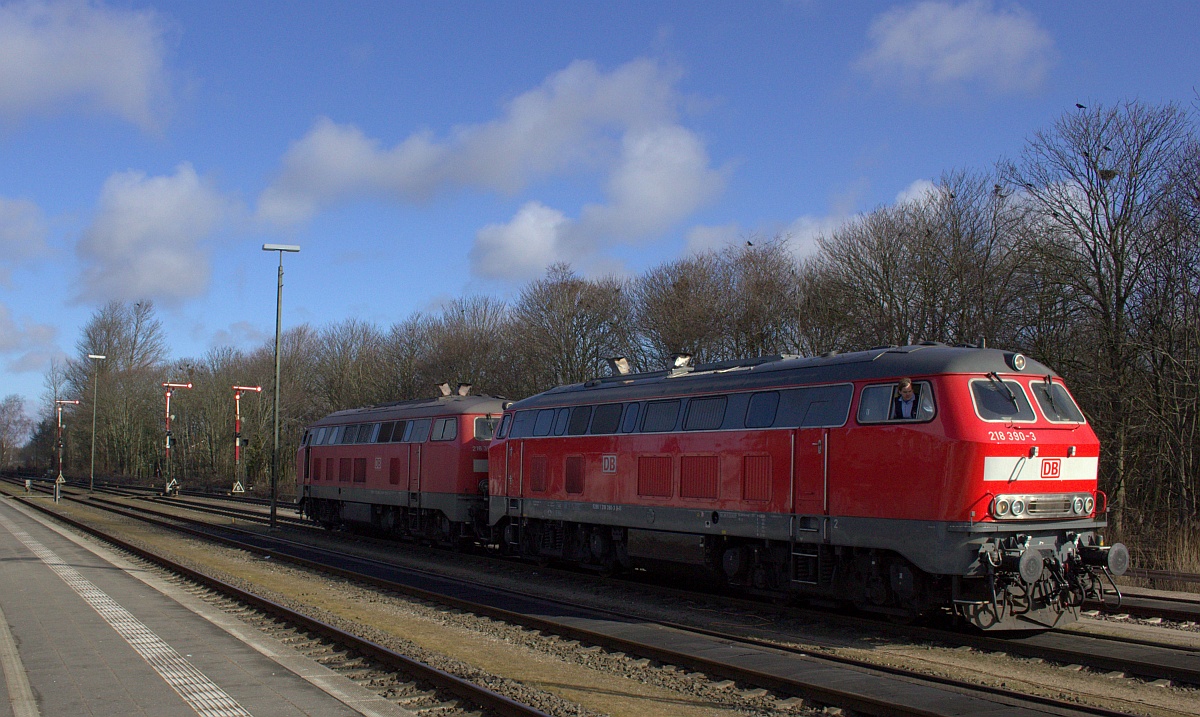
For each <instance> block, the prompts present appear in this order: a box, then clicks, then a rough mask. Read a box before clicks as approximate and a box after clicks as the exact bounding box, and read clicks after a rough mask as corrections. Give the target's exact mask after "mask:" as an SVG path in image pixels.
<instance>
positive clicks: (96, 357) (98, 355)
mask: <svg viewBox="0 0 1200 717" xmlns="http://www.w3.org/2000/svg"><path fill="white" fill-rule="evenodd" d="M88 358H90V359H97V360H99V361H103V360H104V359H106V358H108V357H107V356H105V355H104V354H88Z"/></svg>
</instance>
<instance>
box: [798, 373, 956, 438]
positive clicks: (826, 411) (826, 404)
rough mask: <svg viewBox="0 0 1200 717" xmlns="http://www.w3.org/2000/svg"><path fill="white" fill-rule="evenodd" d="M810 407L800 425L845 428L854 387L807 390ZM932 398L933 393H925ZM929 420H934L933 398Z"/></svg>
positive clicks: (824, 387)
mask: <svg viewBox="0 0 1200 717" xmlns="http://www.w3.org/2000/svg"><path fill="white" fill-rule="evenodd" d="M806 393H807V394H808V399H809V401H808V407H807V408H806V409H805V411H804V415H803V416H802V417H801V418H800V425H801V426H803V427H805V428H814V427H818V426H820V427H826V428H833V427H837V426H844V425H845V424H846V419H847V418H848V417H849V414H850V400H851V399H852V398H854V386H853V385H851V384H848V383H846V384H841V385H837V386H821V387H819V388H810V389H807V390H806ZM924 393H925V394H927V395H928V396H930V397H932V395H933V394H932V393H930V392H929V391H925V392H924ZM929 400H930V406H931V408H930V412H929V416H928V418H933V409H932V405H933V404H932V400H933V399H932V398H930V399H929Z"/></svg>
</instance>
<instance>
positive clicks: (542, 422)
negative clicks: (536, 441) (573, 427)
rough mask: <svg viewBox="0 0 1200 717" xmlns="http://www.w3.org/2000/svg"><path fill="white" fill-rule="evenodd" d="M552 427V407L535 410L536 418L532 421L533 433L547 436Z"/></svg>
mask: <svg viewBox="0 0 1200 717" xmlns="http://www.w3.org/2000/svg"><path fill="white" fill-rule="evenodd" d="M553 427H554V409H553V408H543V409H542V410H540V411H538V412H537V420H536V421H534V423H533V435H535V436H548V435H550V429H551V428H553Z"/></svg>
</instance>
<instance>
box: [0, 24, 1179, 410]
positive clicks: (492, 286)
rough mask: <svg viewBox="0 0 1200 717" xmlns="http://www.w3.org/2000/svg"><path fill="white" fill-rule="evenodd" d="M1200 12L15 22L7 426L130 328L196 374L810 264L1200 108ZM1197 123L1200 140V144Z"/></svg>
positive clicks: (5, 120)
mask: <svg viewBox="0 0 1200 717" xmlns="http://www.w3.org/2000/svg"><path fill="white" fill-rule="evenodd" d="M1198 27H1200V2H1194V1H1192V0H1179V1H1176V2H1168V1H1163V2H1144V3H1130V2H1116V1H1110V0H1062V1H1061V2H1052V3H1046V2H1032V1H1029V0H1027V1H1025V2H1005V1H1002V0H967V1H965V2H964V1H961V0H928V1H922V2H865V1H864V2H854V1H845V2H836V1H824V0H754V1H746V0H738V1H731V2H722V1H718V0H713V1H711V2H699V3H697V2H691V1H683V0H680V1H677V2H667V1H655V0H629V1H624V0H609V1H606V2H576V1H574V0H551V1H546V2H538V1H533V0H530V1H527V2H509V1H500V0H497V1H479V0H469V1H461V2H460V1H455V0H445V1H439V2H432V3H431V2H409V1H405V0H380V1H378V2H366V1H356V0H346V1H344V2H302V1H291V2H282V1H279V2H277V1H274V0H255V1H254V2H245V1H244V0H236V1H225V0H206V1H205V2H194V1H190V0H188V1H180V2H170V1H166V0H164V1H147V2H134V1H125V2H100V1H99V0H97V1H93V2H83V1H71V0H41V1H34V2H4V1H3V0H0V396H7V395H9V394H18V395H20V396H23V397H24V398H25V399H26V402H27V406H28V407H29V409H30V410H31V412H32V411H33V410H34V409H35V408H36V402H37V400H38V397H39V395H40V394H41V393H42V391H43V379H44V376H45V374H46V371H47V369H48V368H49V366H50V362H51V361H52V360H53V359H55V358H58V359H63V358H66V357H76V356H78V355H79V349H80V347H79V346H78V345H77V344H78V341H79V339H80V336H81V329H82V327H83V326H84V325H85V324H86V323H87V321H88V320H89V319H90V318H91V316H92V315H93V314H94V313H95V311H96V310H97V309H98V308H99V307H101V306H103V305H104V304H106V303H107V302H109V301H112V300H118V301H127V302H133V301H140V300H147V299H148V300H152V301H153V302H154V303H155V306H156V308H157V312H158V316H159V318H160V319H161V320H162V323H163V326H164V329H165V333H166V337H167V343H168V346H169V349H170V353H171V355H172V356H173V357H174V358H180V359H182V358H202V357H203V356H204V355H205V354H206V353H207V352H209V351H210V350H212V349H214V348H217V347H225V346H232V347H234V348H237V349H242V350H252V349H254V348H257V347H258V346H261V345H263V344H264V342H266V341H269V340H270V339H272V338H273V336H274V330H275V292H276V274H277V269H278V260H279V255H278V254H277V253H273V252H271V253H268V252H264V251H263V250H262V245H263V244H264V243H282V244H294V245H298V246H300V249H301V250H300V252H299V253H295V254H291V253H289V254H286V255H284V258H283V262H284V271H285V276H284V284H285V286H284V290H283V325H284V328H285V329H286V328H288V327H290V326H295V325H298V324H301V323H309V324H311V325H313V326H315V327H322V326H327V325H331V324H333V323H336V322H340V321H343V320H346V319H351V318H355V319H361V320H363V321H368V322H372V323H375V324H377V325H379V326H380V327H383V328H386V327H388V326H390V325H391V324H393V323H396V322H399V321H402V320H404V319H406V318H407V317H409V316H410V315H412V314H413V313H414V312H432V313H437V312H438V311H439V309H440V307H441V306H442V305H444V303H445V302H446V301H448V300H450V299H454V298H458V297H464V296H471V295H488V296H494V297H498V298H504V299H511V298H513V297H514V296H516V294H517V293H518V292H519V291H520V289H521V288H522V287H523V286H524V285H526V284H527V283H528V282H529V281H530V280H532V279H536V278H538V277H539V276H542V275H544V273H545V269H546V267H547V266H549V265H550V264H552V263H555V262H559V261H564V262H568V263H570V264H571V266H572V267H574V269H575V270H576V271H577V272H578V273H579V274H581V275H583V276H593V277H598V276H604V275H618V276H634V275H637V274H638V273H640V272H642V271H644V270H646V269H647V268H650V267H653V266H656V265H658V264H661V263H663V262H666V261H671V260H674V259H678V258H682V257H684V256H687V255H689V254H690V253H693V252H697V251H704V250H706V249H720V248H721V247H724V246H727V245H729V244H741V243H744V242H745V241H746V240H747V239H751V238H754V237H760V238H770V237H774V236H777V235H778V236H787V237H789V241H790V246H791V248H792V250H793V251H794V252H795V253H796V255H797V256H804V255H806V254H808V253H811V252H812V251H813V248H814V239H815V237H817V236H819V235H821V234H822V233H825V234H827V233H829V232H831V231H833V230H835V229H836V228H837V227H838V226H839V225H840V224H842V223H843V222H845V221H847V220H848V219H850V218H853V217H854V216H855V215H857V214H860V213H862V212H867V211H870V210H871V209H873V208H876V207H879V206H882V205H887V204H891V203H894V202H896V201H898V200H899V199H902V198H904V197H907V196H912V195H913V193H914V192H919V191H921V188H922V187H927V186H929V182H931V181H935V180H936V179H937V178H938V176H939V175H941V174H942V173H943V172H946V171H948V170H954V169H979V170H986V169H988V168H990V167H991V166H993V165H994V163H995V162H997V161H998V160H1001V159H1006V158H1007V159H1017V158H1019V157H1020V154H1021V152H1022V150H1023V147H1024V145H1025V142H1026V141H1027V140H1028V139H1029V138H1030V137H1031V136H1032V135H1033V134H1034V133H1035V132H1037V131H1039V130H1043V129H1046V128H1048V127H1049V126H1050V125H1051V123H1053V122H1054V120H1055V119H1056V118H1058V117H1060V116H1062V115H1063V114H1064V113H1066V112H1070V111H1073V110H1074V108H1075V104H1076V103H1080V104H1084V105H1092V106H1094V105H1109V106H1111V105H1113V104H1117V103H1120V102H1124V101H1126V100H1139V101H1142V102H1146V103H1152V104H1159V103H1167V102H1174V103H1177V104H1179V105H1180V106H1182V107H1185V108H1188V109H1189V111H1191V112H1193V113H1195V112H1196V111H1197V107H1198V106H1200V99H1198V95H1197V91H1198V90H1200V50H1198V49H1197V45H1196V41H1195V37H1196V28H1198ZM1193 116H1194V114H1193Z"/></svg>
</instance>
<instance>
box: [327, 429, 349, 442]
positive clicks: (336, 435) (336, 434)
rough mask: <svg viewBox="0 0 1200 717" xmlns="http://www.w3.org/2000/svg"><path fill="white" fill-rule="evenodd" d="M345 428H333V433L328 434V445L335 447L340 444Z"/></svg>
mask: <svg viewBox="0 0 1200 717" xmlns="http://www.w3.org/2000/svg"><path fill="white" fill-rule="evenodd" d="M345 431H346V427H345V426H334V427H333V431H331V432H330V434H329V445H331V446H335V445H337V444H339V443H341V442H342V434H343V433H345Z"/></svg>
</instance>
